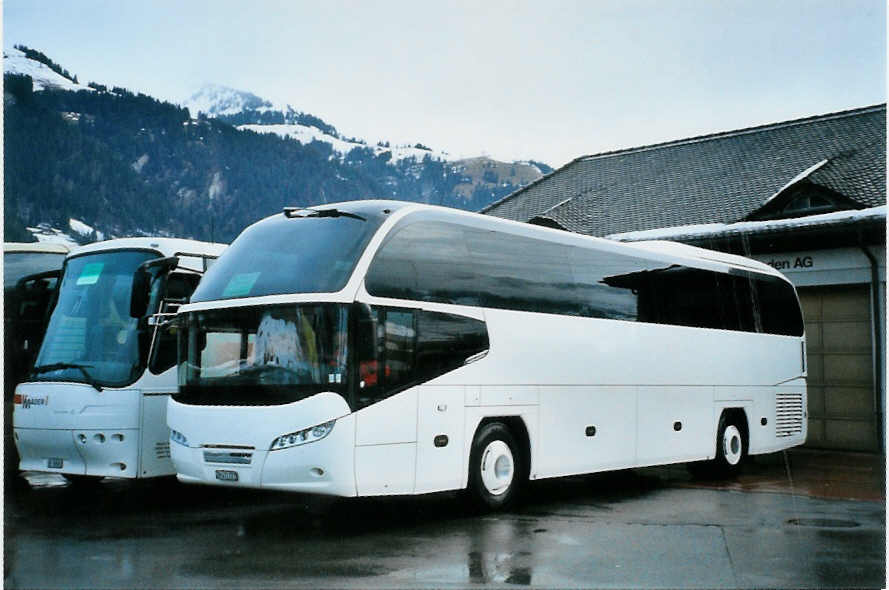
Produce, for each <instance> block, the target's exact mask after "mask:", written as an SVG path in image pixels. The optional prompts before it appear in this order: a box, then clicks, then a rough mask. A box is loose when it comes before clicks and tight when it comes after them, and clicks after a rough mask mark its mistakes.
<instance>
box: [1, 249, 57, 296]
mask: <svg viewBox="0 0 889 590" xmlns="http://www.w3.org/2000/svg"><path fill="white" fill-rule="evenodd" d="M63 262H65V255H64V254H55V253H52V252H5V253H4V254H3V288H4V289H8V288H10V287H14V286H15V284H16V283H17V282H18V281H19V280H20V279H21V278H23V277H26V276H28V275H33V274H37V273H39V272H46V271H48V270H56V269H60V268H62V263H63Z"/></svg>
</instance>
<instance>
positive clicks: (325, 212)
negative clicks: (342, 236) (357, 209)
mask: <svg viewBox="0 0 889 590" xmlns="http://www.w3.org/2000/svg"><path fill="white" fill-rule="evenodd" d="M284 215H285V216H286V217H288V218H290V219H293V218H294V217H351V218H352V219H359V220H361V221H367V219H365V218H364V217H361V216H360V215H356V214H355V213H349V212H348V211H340V210H339V209H308V208H305V207H284Z"/></svg>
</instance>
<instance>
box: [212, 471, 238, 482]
mask: <svg viewBox="0 0 889 590" xmlns="http://www.w3.org/2000/svg"><path fill="white" fill-rule="evenodd" d="M216 479H218V480H220V481H238V472H237V471H228V470H226V469H217V470H216Z"/></svg>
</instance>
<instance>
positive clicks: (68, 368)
mask: <svg viewBox="0 0 889 590" xmlns="http://www.w3.org/2000/svg"><path fill="white" fill-rule="evenodd" d="M158 256H159V254H158V253H156V252H152V251H146V250H138V251H134V250H129V251H126V250H125V251H114V252H102V253H96V254H86V255H83V256H77V257H75V258H70V259H69V260H68V262H67V264H66V266H65V271H64V275H63V277H62V284H61V287H60V289H59V299H58V303H57V304H56V307H55V309H54V310H53V313H52V317H51V318H50V320H49V325H48V327H47V329H46V336H45V337H44V340H43V345H42V346H41V348H40V353H39V355H38V356H37V361H36V363H35V365H34V371H33V372H34V376H33V378H34V379H35V380H41V381H76V382H81V383H84V382H85V383H90V384H92V385H97V386H107V387H123V386H126V385H129V384H130V383H132V382H134V381H135V380H136V379H137V378H138V377H139V375H140V374H141V373H142V369H143V366H142V364H143V363H142V361H141V359H140V354H139V351H140V347H139V330H138V327H139V321H138V320H137V319H135V318H131V317H130V292H131V290H132V286H133V274H134V273H135V271H136V269H137V268H138V267H139V265H140V264H142V263H143V262H145V261H147V260H151V259H153V258H157V257H158Z"/></svg>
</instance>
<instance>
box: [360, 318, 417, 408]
mask: <svg viewBox="0 0 889 590" xmlns="http://www.w3.org/2000/svg"><path fill="white" fill-rule="evenodd" d="M368 309H369V311H368ZM415 343H416V329H415V327H414V312H413V310H400V309H386V308H379V307H374V308H366V307H365V308H360V311H359V316H358V339H357V342H356V345H357V354H358V390H357V399H356V402H357V403H356V406H357V407H358V408H363V407H365V406H369V405H371V404H374V403H376V402H378V401H380V400H383V399H385V398H387V397H389V396H391V395H393V394H395V393H397V392H398V391H400V390H401V389H403V387H404V386H405V385H408V384H410V383H411V382H412V381H413V380H414V374H415V370H414V363H415V353H414V351H415V348H416V345H415Z"/></svg>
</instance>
